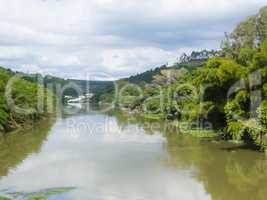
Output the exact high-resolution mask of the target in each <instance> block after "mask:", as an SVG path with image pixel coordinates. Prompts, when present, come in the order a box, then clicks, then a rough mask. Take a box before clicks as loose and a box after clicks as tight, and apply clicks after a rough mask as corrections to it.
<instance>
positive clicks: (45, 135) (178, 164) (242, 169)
mask: <svg viewBox="0 0 267 200" xmlns="http://www.w3.org/2000/svg"><path fill="white" fill-rule="evenodd" d="M0 150H1V152H0V159H1V160H0V177H1V178H0V193H1V194H2V195H3V196H8V197H9V198H10V199H49V200H57V199H60V200H62V199H63V200H69V199H75V200H76V199H78V200H125V199H127V200H239V199H240V200H261V199H262V200H265V199H266V196H267V165H266V164H267V159H266V155H265V154H264V153H259V152H256V151H252V150H248V149H245V148H242V147H240V146H237V145H234V144H230V143H227V142H222V141H210V140H207V139H199V138H193V137H191V136H188V135H184V134H178V133H175V132H172V131H169V130H166V129H165V128H163V126H158V125H157V124H156V123H153V122H151V121H150V122H144V121H143V120H142V119H139V118H136V117H131V118H129V117H127V116H124V115H121V114H118V113H117V114H104V113H98V112H89V113H79V114H76V115H69V116H64V117H60V118H57V119H56V121H55V122H54V123H50V122H43V123H41V124H39V125H37V126H35V127H34V128H32V129H31V130H27V131H23V132H19V133H13V134H8V135H6V136H2V137H1V139H0ZM1 194H0V196H1ZM37 196H39V197H37ZM0 199H1V198H0Z"/></svg>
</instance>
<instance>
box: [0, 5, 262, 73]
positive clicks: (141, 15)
mask: <svg viewBox="0 0 267 200" xmlns="http://www.w3.org/2000/svg"><path fill="white" fill-rule="evenodd" d="M264 4H266V1H265V0H250V1H247V2H244V1H243V0H217V1H214V0H187V1H185V0H144V1H140V0H90V1H87V0H76V1H72V0H28V1H20V0H9V1H6V0H0V24H1V29H0V64H1V65H5V66H7V67H12V68H14V66H15V68H20V66H29V65H33V66H38V68H41V69H42V71H45V72H53V73H54V75H59V76H66V77H74V76H75V77H81V76H82V75H83V74H84V73H88V72H96V71H98V72H99V71H101V72H103V73H110V74H111V76H113V77H121V76H128V75H131V74H132V73H137V72H142V71H145V70H147V69H149V68H152V67H155V66H158V65H160V64H164V63H167V62H168V61H169V60H173V59H175V58H176V57H178V55H179V53H180V51H177V49H187V50H188V49H202V48H218V47H219V44H220V40H221V39H222V38H223V35H224V31H231V30H232V29H233V28H234V26H235V24H236V23H238V22H239V21H240V20H242V19H243V18H245V17H246V16H248V15H251V14H254V13H256V12H257V10H258V9H259V8H260V7H261V6H263V5H264ZM30 70H31V69H30V68H29V71H30Z"/></svg>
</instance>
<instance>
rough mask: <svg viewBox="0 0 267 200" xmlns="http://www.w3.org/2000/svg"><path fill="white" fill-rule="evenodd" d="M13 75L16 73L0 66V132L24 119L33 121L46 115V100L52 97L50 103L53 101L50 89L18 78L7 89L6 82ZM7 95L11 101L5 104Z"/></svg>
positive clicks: (11, 127)
mask: <svg viewBox="0 0 267 200" xmlns="http://www.w3.org/2000/svg"><path fill="white" fill-rule="evenodd" d="M13 75H16V74H15V73H13V72H11V71H10V70H6V69H4V68H0V132H6V131H10V130H13V129H15V128H17V127H18V126H19V125H20V124H23V123H25V122H26V121H29V120H30V121H35V120H38V119H40V118H42V117H45V116H47V115H48V114H49V112H48V103H49V101H48V100H49V99H52V102H50V103H54V100H55V97H54V95H53V94H52V93H51V92H50V91H48V90H46V89H45V88H43V87H42V86H39V85H37V84H35V83H32V82H29V81H27V80H24V79H20V78H19V79H16V80H14V81H13V82H12V85H11V88H10V90H7V88H6V86H7V83H8V81H9V80H11V78H12V77H13ZM42 94H43V95H42ZM7 97H9V98H11V99H12V101H13V102H11V101H9V104H7V101H8V99H7ZM49 97H51V98H49ZM41 98H42V99H41ZM40 99H41V101H43V107H42V109H40V108H39V105H38V102H40ZM14 105H15V106H14Z"/></svg>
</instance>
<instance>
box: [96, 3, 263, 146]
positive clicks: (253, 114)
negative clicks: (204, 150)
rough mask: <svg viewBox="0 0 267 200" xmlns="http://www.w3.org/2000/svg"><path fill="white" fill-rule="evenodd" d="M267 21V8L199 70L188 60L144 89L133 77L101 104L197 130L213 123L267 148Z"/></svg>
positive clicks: (233, 136)
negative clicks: (134, 82) (190, 125)
mask: <svg viewBox="0 0 267 200" xmlns="http://www.w3.org/2000/svg"><path fill="white" fill-rule="evenodd" d="M266 22H267V7H265V8H262V9H261V10H260V12H259V14H258V15H255V16H253V17H249V18H248V19H247V20H246V21H244V22H242V23H240V24H239V25H238V26H237V28H236V29H235V30H234V32H233V33H231V34H230V35H227V37H226V39H225V40H224V41H223V42H222V51H219V53H218V52H216V51H213V52H214V54H213V55H214V56H211V54H210V53H207V55H208V57H209V58H208V59H207V61H206V62H204V63H201V64H200V65H198V66H197V67H193V68H192V67H191V68H190V67H188V65H186V63H188V62H184V63H183V62H181V63H179V65H178V66H180V67H177V65H174V66H172V67H170V68H166V67H164V68H162V69H160V70H159V73H157V74H153V77H152V80H151V81H149V82H148V81H144V82H145V84H138V87H137V86H136V85H132V84H131V83H132V82H130V81H129V80H131V79H123V80H119V81H117V90H110V92H108V93H105V94H101V95H100V97H99V101H100V102H102V103H110V102H112V101H113V102H114V103H115V105H116V106H117V107H119V108H123V109H127V110H129V111H130V112H138V113H143V114H144V115H148V116H151V115H152V116H154V117H155V118H157V117H158V118H165V119H170V120H179V121H187V122H188V123H189V124H192V126H201V125H202V124H208V123H210V124H212V127H213V128H214V129H215V130H220V131H221V132H222V133H223V136H224V138H225V139H234V140H238V141H244V142H246V143H248V144H252V145H256V146H258V147H259V148H261V149H264V148H266V145H267V37H266V36H267V34H266V33H267V26H266ZM207 52H208V51H207ZM195 54H196V53H194V55H195ZM196 55H201V54H196ZM205 58H207V57H205ZM204 60H205V59H204ZM194 61H195V60H194ZM190 62H192V60H190V61H189V63H190ZM140 88H141V89H140ZM191 128H194V127H191Z"/></svg>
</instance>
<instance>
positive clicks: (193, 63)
mask: <svg viewBox="0 0 267 200" xmlns="http://www.w3.org/2000/svg"><path fill="white" fill-rule="evenodd" d="M215 56H217V57H221V56H223V53H222V51H216V50H211V51H209V50H203V51H193V52H192V53H191V54H189V55H187V54H185V53H184V54H182V55H181V57H180V59H179V62H178V63H175V64H173V65H172V66H167V65H162V66H160V67H156V68H154V69H151V70H148V71H145V72H143V73H140V74H136V75H133V76H130V77H129V78H124V79H122V80H124V81H127V82H130V83H134V84H139V85H140V84H141V85H142V84H145V83H151V82H152V80H153V77H154V76H155V75H159V74H160V72H161V70H165V69H180V68H186V69H187V70H188V71H192V70H193V69H195V68H197V67H202V66H204V64H205V62H206V61H207V60H208V59H209V58H212V57H215Z"/></svg>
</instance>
